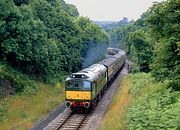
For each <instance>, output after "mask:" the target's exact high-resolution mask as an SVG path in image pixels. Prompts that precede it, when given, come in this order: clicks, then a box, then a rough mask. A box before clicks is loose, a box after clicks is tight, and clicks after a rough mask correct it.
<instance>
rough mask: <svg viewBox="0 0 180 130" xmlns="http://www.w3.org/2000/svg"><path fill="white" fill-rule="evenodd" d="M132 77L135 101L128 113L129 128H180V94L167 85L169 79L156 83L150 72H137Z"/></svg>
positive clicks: (132, 92) (139, 129)
mask: <svg viewBox="0 0 180 130" xmlns="http://www.w3.org/2000/svg"><path fill="white" fill-rule="evenodd" d="M131 78H132V79H133V84H132V86H131V88H130V93H131V94H132V98H133V99H134V102H133V104H132V105H131V107H130V108H129V110H128V114H127V122H128V123H127V124H128V129H130V130H134V129H138V130H144V129H150V130H153V129H158V130H160V129H162V130H164V129H172V130H177V129H179V128H180V124H179V122H180V109H179V108H180V95H179V92H177V91H173V90H172V89H171V88H168V87H167V85H168V84H169V81H167V82H164V83H155V84H154V83H153V79H152V78H151V77H150V75H149V74H135V75H131Z"/></svg>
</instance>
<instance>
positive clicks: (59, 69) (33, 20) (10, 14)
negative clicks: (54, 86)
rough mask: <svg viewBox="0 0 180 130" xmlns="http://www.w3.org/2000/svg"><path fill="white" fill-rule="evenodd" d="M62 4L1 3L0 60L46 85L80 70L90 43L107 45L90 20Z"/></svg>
mask: <svg viewBox="0 0 180 130" xmlns="http://www.w3.org/2000/svg"><path fill="white" fill-rule="evenodd" d="M78 15H79V13H78V11H77V9H76V7H75V6H74V5H70V4H66V3H65V2H64V1H63V0H26V1H25V0H22V1H19V0H1V1H0V34H1V37H0V43H1V44H0V60H1V61H6V62H7V64H9V65H11V66H12V67H13V68H14V69H16V70H18V71H21V72H23V73H26V74H27V75H30V76H33V77H37V78H38V79H41V80H43V81H46V82H49V81H51V80H52V79H57V80H58V79H61V75H63V73H64V71H65V72H76V71H78V70H79V69H80V68H81V65H82V62H83V57H84V56H85V55H86V51H83V50H87V47H90V45H89V43H92V42H93V43H95V44H100V43H101V44H103V43H104V44H105V43H108V40H109V39H108V36H107V34H106V33H105V32H104V31H102V29H101V28H100V27H98V26H97V25H96V24H94V23H93V22H92V21H91V20H89V19H88V18H84V17H80V18H79V17H78Z"/></svg>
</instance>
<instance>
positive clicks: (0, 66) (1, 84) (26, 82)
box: [0, 62, 38, 96]
mask: <svg viewBox="0 0 180 130" xmlns="http://www.w3.org/2000/svg"><path fill="white" fill-rule="evenodd" d="M0 89H2V90H4V92H3V93H2V94H0V96H8V95H9V94H14V93H15V92H17V93H19V92H25V93H26V94H34V93H36V91H37V89H38V85H37V84H36V83H35V82H34V81H33V80H30V78H29V77H28V76H27V75H24V74H21V73H19V72H17V71H16V70H14V69H12V68H11V67H10V66H8V65H7V64H6V63H2V62H0Z"/></svg>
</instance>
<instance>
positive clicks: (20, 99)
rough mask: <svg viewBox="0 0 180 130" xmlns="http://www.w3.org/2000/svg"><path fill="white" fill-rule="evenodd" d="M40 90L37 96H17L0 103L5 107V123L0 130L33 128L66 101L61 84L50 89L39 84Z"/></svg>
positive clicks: (0, 123)
mask: <svg viewBox="0 0 180 130" xmlns="http://www.w3.org/2000/svg"><path fill="white" fill-rule="evenodd" d="M39 85H40V90H39V91H38V92H37V94H35V95H29V96H27V95H16V96H10V97H7V98H4V99H3V100H1V101H0V106H2V107H3V109H4V113H3V121H1V122H0V130H10V129H12V128H14V130H24V129H27V128H30V127H32V126H33V123H35V122H36V121H37V120H38V119H40V118H41V117H43V116H44V115H46V114H47V113H48V112H49V111H51V110H52V109H53V108H54V107H55V106H57V105H58V104H59V103H61V102H63V100H64V90H63V87H62V85H61V84H59V85H56V87H51V88H50V87H48V86H46V85H44V84H39Z"/></svg>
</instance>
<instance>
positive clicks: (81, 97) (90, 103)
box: [65, 48, 126, 111]
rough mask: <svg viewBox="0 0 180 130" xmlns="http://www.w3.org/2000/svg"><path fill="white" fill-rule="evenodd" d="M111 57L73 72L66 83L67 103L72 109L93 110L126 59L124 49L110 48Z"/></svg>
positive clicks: (108, 50)
mask: <svg viewBox="0 0 180 130" xmlns="http://www.w3.org/2000/svg"><path fill="white" fill-rule="evenodd" d="M107 52H108V54H109V55H111V57H110V56H109V58H107V59H105V60H103V61H100V62H98V63H96V64H93V65H91V66H89V67H88V68H85V69H83V70H81V71H79V72H77V73H73V74H72V75H70V76H69V77H68V78H67V79H66V83H65V105H66V107H69V108H71V110H72V111H80V110H84V109H85V110H92V108H93V107H94V106H95V105H96V103H97V102H98V100H99V99H100V98H101V95H102V94H103V92H104V90H105V89H106V88H107V86H108V83H110V81H111V80H112V79H113V78H114V76H115V74H116V73H117V72H118V71H119V70H120V68H122V66H123V65H124V63H125V60H126V54H125V51H124V50H120V49H117V48H108V49H107Z"/></svg>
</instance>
